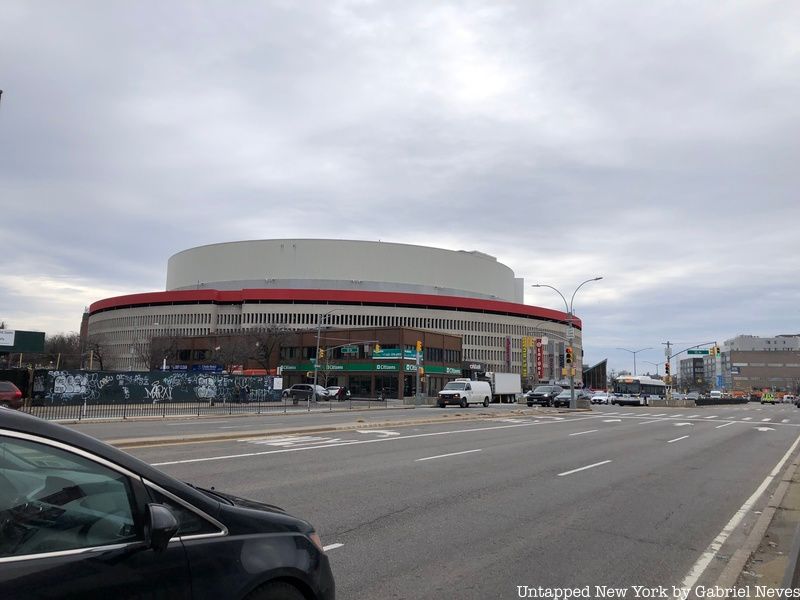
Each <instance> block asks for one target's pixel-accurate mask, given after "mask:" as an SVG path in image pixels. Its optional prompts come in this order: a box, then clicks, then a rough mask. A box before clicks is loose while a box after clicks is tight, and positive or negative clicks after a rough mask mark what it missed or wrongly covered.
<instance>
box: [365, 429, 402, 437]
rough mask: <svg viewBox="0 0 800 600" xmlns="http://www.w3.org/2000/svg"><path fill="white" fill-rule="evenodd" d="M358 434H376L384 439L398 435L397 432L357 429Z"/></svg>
mask: <svg viewBox="0 0 800 600" xmlns="http://www.w3.org/2000/svg"><path fill="white" fill-rule="evenodd" d="M356 431H358V433H377V434H378V435H382V436H385V437H389V436H392V435H400V432H399V431H388V430H383V429H357V430H356Z"/></svg>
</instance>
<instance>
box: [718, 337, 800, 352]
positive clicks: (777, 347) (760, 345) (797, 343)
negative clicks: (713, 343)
mask: <svg viewBox="0 0 800 600" xmlns="http://www.w3.org/2000/svg"><path fill="white" fill-rule="evenodd" d="M782 350H800V336H796V335H779V336H776V337H759V336H756V335H737V336H736V337H735V338H732V339H729V340H725V341H724V342H723V343H722V351H723V352H731V351H740V352H754V351H755V352H764V351H766V352H779V351H782Z"/></svg>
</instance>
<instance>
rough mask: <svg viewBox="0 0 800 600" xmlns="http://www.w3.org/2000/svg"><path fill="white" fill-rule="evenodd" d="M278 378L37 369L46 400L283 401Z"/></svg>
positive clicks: (37, 388)
mask: <svg viewBox="0 0 800 600" xmlns="http://www.w3.org/2000/svg"><path fill="white" fill-rule="evenodd" d="M273 380H274V378H273V377H268V376H243V375H218V374H211V373H173V372H161V371H152V372H142V373H117V372H114V373H112V372H105V371H37V372H36V373H35V375H34V396H35V399H36V400H37V401H38V402H39V403H41V402H42V401H43V402H44V403H45V404H83V403H90V404H115V403H123V402H124V403H147V404H150V403H152V404H156V403H160V402H198V401H201V402H202V401H206V402H279V401H280V399H281V391H280V390H275V389H273V383H274V381H273Z"/></svg>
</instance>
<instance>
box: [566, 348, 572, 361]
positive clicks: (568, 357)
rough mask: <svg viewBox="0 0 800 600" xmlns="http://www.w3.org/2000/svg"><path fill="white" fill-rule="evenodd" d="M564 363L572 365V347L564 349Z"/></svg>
mask: <svg viewBox="0 0 800 600" xmlns="http://www.w3.org/2000/svg"><path fill="white" fill-rule="evenodd" d="M564 362H565V363H566V364H568V365H571V364H572V346H567V347H566V348H564Z"/></svg>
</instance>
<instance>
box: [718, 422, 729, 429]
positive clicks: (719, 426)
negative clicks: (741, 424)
mask: <svg viewBox="0 0 800 600" xmlns="http://www.w3.org/2000/svg"><path fill="white" fill-rule="evenodd" d="M728 425H733V422H731V423H723V424H722V425H717V426H716V427H714V429H722V428H723V427H727V426H728Z"/></svg>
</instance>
